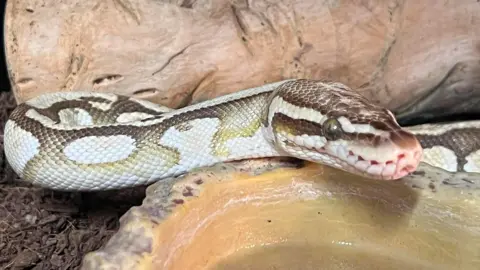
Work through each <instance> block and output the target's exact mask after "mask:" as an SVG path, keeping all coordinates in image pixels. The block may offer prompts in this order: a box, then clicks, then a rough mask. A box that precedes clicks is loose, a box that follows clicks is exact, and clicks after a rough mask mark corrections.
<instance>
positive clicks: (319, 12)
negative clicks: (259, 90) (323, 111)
mask: <svg viewBox="0 0 480 270" xmlns="http://www.w3.org/2000/svg"><path fill="white" fill-rule="evenodd" d="M170 2H176V4H172V3H170ZM248 3H250V4H247V1H226V0H200V1H186V0H185V1H152V0H137V1H127V0H114V1H94V0H83V1H79V0H75V1H56V0H45V1H20V0H12V1H8V2H7V7H6V38H5V39H6V47H7V49H6V54H7V61H8V66H9V70H10V77H11V81H12V85H13V89H14V91H15V94H16V98H17V100H18V101H25V100H26V99H28V98H32V97H34V96H36V95H38V94H41V93H45V92H50V91H58V90H62V91H70V90H90V89H94V90H95V91H100V92H116V93H121V94H127V95H135V96H138V97H141V98H145V99H148V100H151V101H154V102H157V103H161V104H163V105H167V106H169V107H173V108H177V107H181V106H184V105H186V104H189V103H192V102H198V101H202V100H205V99H210V98H212V97H215V96H219V95H223V94H226V93H229V92H233V91H237V90H239V89H243V88H247V87H251V86H255V85H260V84H263V83H265V82H271V81H277V80H280V79H283V78H292V77H306V78H318V79H332V80H337V81H341V82H344V83H347V84H348V85H350V86H351V87H355V88H357V87H358V88H359V91H362V92H364V93H365V95H366V96H367V97H369V98H371V99H373V100H375V101H377V102H379V103H381V104H384V105H385V106H388V107H389V108H392V109H394V108H397V107H399V106H400V105H404V104H405V103H407V102H409V101H411V100H412V99H413V97H412V96H411V95H408V93H411V94H420V93H426V92H428V91H430V90H431V89H432V88H435V87H439V86H438V85H439V84H441V83H442V79H444V78H445V76H447V74H448V73H449V71H450V70H451V69H452V68H454V67H456V65H457V64H460V66H462V65H466V66H467V67H468V68H466V71H464V73H465V74H464V73H462V75H461V81H462V82H461V83H458V80H456V82H454V83H453V84H452V85H451V86H450V85H449V88H448V89H447V91H449V92H453V93H454V94H453V95H454V96H455V95H457V94H458V93H460V94H461V93H462V92H468V91H471V89H472V87H474V86H478V85H480V76H479V75H478V74H480V72H478V69H480V61H479V59H480V27H479V25H480V5H479V4H478V3H477V2H476V1H469V0H459V1H448V2H441V1H436V0H427V1H407V0H404V1H401V0H397V1H393V0H392V1H380V0H376V1H346V2H345V1H334V0H332V1H322V2H318V1H316V0H296V1H295V0H290V1H288V0H281V1H269V0H259V1H248ZM457 67H458V65H457ZM462 72H463V71H462ZM405 93H407V94H405ZM442 95H443V94H442ZM449 100H452V98H450V99H449ZM437 103H438V102H437ZM457 103H458V102H457Z"/></svg>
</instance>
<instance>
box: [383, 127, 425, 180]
mask: <svg viewBox="0 0 480 270" xmlns="http://www.w3.org/2000/svg"><path fill="white" fill-rule="evenodd" d="M390 139H391V141H392V143H393V144H394V145H395V146H396V147H398V150H399V151H398V156H397V157H398V158H397V166H396V170H395V172H394V173H393V175H392V176H391V179H392V180H395V179H399V178H402V177H404V176H407V175H408V174H410V173H412V172H414V171H415V170H416V169H417V167H418V165H419V163H420V161H421V158H422V155H423V149H422V146H421V145H420V142H419V141H418V139H417V138H416V137H415V136H414V135H413V134H411V133H409V132H406V131H403V130H401V131H397V132H395V133H393V134H392V135H391V137H390Z"/></svg>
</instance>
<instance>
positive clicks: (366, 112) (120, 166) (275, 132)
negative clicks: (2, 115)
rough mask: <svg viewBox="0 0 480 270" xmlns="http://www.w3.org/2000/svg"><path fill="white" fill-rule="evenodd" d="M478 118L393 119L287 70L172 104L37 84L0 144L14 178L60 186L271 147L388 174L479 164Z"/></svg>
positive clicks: (114, 185)
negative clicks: (275, 78)
mask: <svg viewBox="0 0 480 270" xmlns="http://www.w3.org/2000/svg"><path fill="white" fill-rule="evenodd" d="M479 127H480V124H479V122H477V121H470V122H468V121H465V122H456V123H445V124H437V125H433V124H427V125H419V126H413V127H401V126H400V125H399V124H398V122H397V121H396V119H395V116H394V115H393V113H392V112H391V111H389V110H388V109H386V108H383V107H380V106H378V105H375V104H373V103H372V102H370V101H369V100H368V99H366V98H365V97H364V96H362V95H361V94H359V93H358V92H357V91H353V90H352V89H351V88H349V87H348V86H346V85H344V84H342V83H339V82H330V81H320V80H307V79H290V80H284V81H279V82H274V83H269V84H265V85H263V86H259V87H254V88H249V89H245V90H242V91H238V92H234V93H231V94H227V95H224V96H220V97H217V98H213V99H210V100H207V101H204V102H200V103H196V104H192V105H190V106H186V107H183V108H180V109H177V110H173V109H169V108H167V107H164V106H161V105H158V104H155V103H152V102H149V101H146V100H141V99H135V98H133V97H128V96H122V95H116V94H113V93H98V92H81V91H79V92H54V93H46V94H43V95H40V96H37V97H35V98H32V99H30V100H28V101H26V102H24V103H21V104H19V105H18V106H17V107H16V108H15V110H14V111H13V112H12V113H11V115H10V117H9V119H8V121H7V123H6V125H5V132H4V149H5V155H6V158H7V160H8V162H9V163H10V165H11V167H12V168H13V170H14V171H15V172H16V173H17V174H18V175H19V176H20V177H21V178H22V179H24V180H25V181H29V182H31V183H33V184H34V185H39V186H43V187H46V188H50V189H57V190H77V191H89V190H107V189H118V188H125V187H131V186H135V185H145V184H149V183H152V182H153V181H158V180H161V179H164V178H167V177H175V176H178V175H181V174H184V173H186V172H188V171H191V170H192V169H195V168H198V167H207V166H211V165H213V164H216V163H219V162H228V161H234V160H241V159H249V158H261V157H276V156H289V157H295V158H299V159H303V160H308V161H311V162H316V163H321V164H325V165H328V166H332V167H335V168H338V169H340V170H345V171H348V172H351V173H354V174H358V175H362V176H367V177H370V178H373V179H379V180H396V179H400V178H402V177H404V176H406V175H408V174H410V173H412V172H414V171H415V170H416V169H417V166H418V165H419V163H420V162H425V163H428V164H431V165H433V166H437V167H441V168H443V169H445V170H447V171H451V172H457V171H464V172H473V173H478V172H480V158H479V157H480V151H479V149H480V134H479V132H478V130H479Z"/></svg>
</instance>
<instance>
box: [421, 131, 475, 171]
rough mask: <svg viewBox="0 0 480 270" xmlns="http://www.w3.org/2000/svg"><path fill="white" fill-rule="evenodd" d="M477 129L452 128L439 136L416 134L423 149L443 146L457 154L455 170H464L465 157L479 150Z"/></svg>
mask: <svg viewBox="0 0 480 270" xmlns="http://www.w3.org/2000/svg"><path fill="white" fill-rule="evenodd" d="M478 134H479V131H478V129H475V128H463V129H452V130H449V131H446V132H445V133H443V134H442V135H441V136H438V135H424V134H417V135H416V137H417V138H418V140H419V141H420V144H421V145H422V148H423V149H429V148H432V147H434V146H443V147H445V148H448V149H451V150H452V151H454V152H455V154H456V156H457V162H458V165H457V170H458V171H464V169H463V166H465V164H466V163H467V160H466V157H467V156H468V155H470V154H472V153H474V152H475V151H479V150H480V137H479V136H478Z"/></svg>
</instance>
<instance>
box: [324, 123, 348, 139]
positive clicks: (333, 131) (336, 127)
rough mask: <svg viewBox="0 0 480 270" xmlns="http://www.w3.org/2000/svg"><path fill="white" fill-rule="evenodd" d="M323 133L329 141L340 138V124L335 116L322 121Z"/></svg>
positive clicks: (341, 131) (341, 132)
mask: <svg viewBox="0 0 480 270" xmlns="http://www.w3.org/2000/svg"><path fill="white" fill-rule="evenodd" d="M323 134H324V135H325V137H326V138H327V140H329V141H334V140H337V139H338V138H340V137H341V136H342V134H343V130H342V125H341V124H340V122H338V120H337V119H335V118H329V119H327V120H326V121H325V122H324V123H323Z"/></svg>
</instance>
